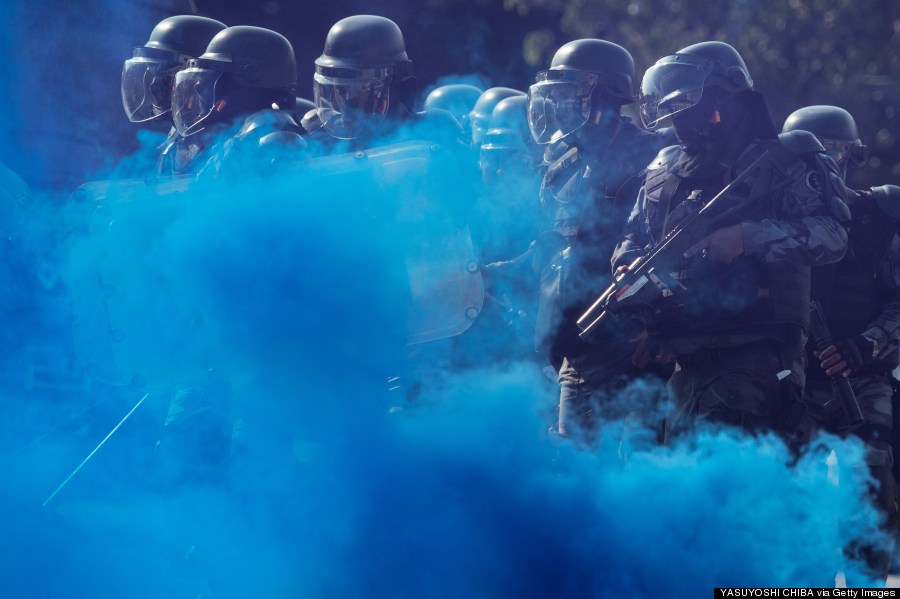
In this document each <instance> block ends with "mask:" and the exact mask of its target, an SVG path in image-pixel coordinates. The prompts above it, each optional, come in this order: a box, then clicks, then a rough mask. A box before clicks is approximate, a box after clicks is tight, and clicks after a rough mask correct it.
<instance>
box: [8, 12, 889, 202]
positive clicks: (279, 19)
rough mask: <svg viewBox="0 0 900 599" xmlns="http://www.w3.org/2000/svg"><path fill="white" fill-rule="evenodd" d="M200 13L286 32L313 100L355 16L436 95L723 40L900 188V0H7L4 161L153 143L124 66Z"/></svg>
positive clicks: (67, 164) (780, 106)
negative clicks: (585, 50) (847, 133)
mask: <svg viewBox="0 0 900 599" xmlns="http://www.w3.org/2000/svg"><path fill="white" fill-rule="evenodd" d="M188 13H195V14H200V15H205V16H210V17H214V18H216V19H219V20H221V21H223V22H225V23H226V24H227V25H257V26H261V27H267V28H270V29H274V30H276V31H278V32H280V33H282V34H284V35H285V36H286V37H287V38H288V39H289V40H290V41H291V42H292V44H293V45H294V48H295V52H296V55H297V61H298V73H299V82H298V86H299V87H298V93H299V95H301V96H304V97H308V98H311V97H312V91H311V80H312V72H313V66H312V63H313V61H314V60H315V58H316V57H317V56H318V55H319V54H320V53H321V49H322V46H323V43H324V39H325V35H326V34H327V32H328V29H329V28H330V27H331V25H332V24H334V23H335V22H336V21H337V20H339V19H341V18H344V17H346V16H349V15H353V14H360V13H373V14H380V15H383V16H386V17H389V18H391V19H393V20H394V21H396V22H397V24H398V25H399V26H400V28H401V29H402V30H403V32H404V35H405V37H406V42H407V49H408V53H409V55H410V58H411V59H412V60H413V61H414V62H415V68H416V71H417V75H418V77H419V82H420V88H421V89H422V90H423V91H424V90H427V89H428V88H429V87H431V86H433V85H434V84H435V82H436V81H438V80H439V79H440V78H443V77H451V78H452V77H472V76H474V77H475V78H476V79H475V80H477V81H480V82H481V84H482V85H483V86H485V87H486V86H491V85H503V86H511V87H515V88H518V89H523V90H524V89H526V88H527V86H528V84H529V83H530V82H531V79H532V78H533V76H534V73H535V72H536V71H538V70H540V69H542V68H546V66H547V64H548V63H549V61H550V58H551V57H552V55H553V52H554V50H555V49H556V48H558V47H559V46H560V45H562V44H563V43H565V42H567V41H569V40H572V39H577V38H581V37H601V38H604V39H608V40H610V41H614V42H616V43H619V44H621V45H623V46H624V47H626V48H627V49H629V50H630V51H631V52H632V54H633V55H634V57H635V62H636V65H637V73H638V74H637V78H638V80H639V78H640V75H641V74H642V73H643V71H644V69H646V68H647V67H648V66H650V65H652V63H653V62H654V61H655V59H656V58H658V57H660V56H662V55H665V54H668V53H671V52H673V51H675V50H677V49H679V48H681V47H684V46H686V45H689V44H691V43H695V42H698V41H703V40H706V39H719V40H722V41H726V42H729V43H731V44H732V45H734V46H735V47H736V48H737V49H738V50H739V51H740V52H741V54H742V55H743V56H744V58H745V60H746V62H747V64H748V67H749V68H750V71H751V74H752V76H753V78H754V80H755V82H756V85H757V87H758V88H759V89H760V90H761V91H762V92H764V93H765V94H766V96H767V98H768V100H769V104H770V108H771V112H772V115H773V118H774V119H775V121H776V125H780V124H781V123H782V122H783V120H784V118H785V117H786V116H787V115H788V114H789V113H790V112H791V111H793V110H795V109H796V108H799V107H801V106H805V105H809V104H836V105H839V106H842V107H844V108H847V109H848V110H850V111H851V112H852V113H853V114H854V116H855V117H856V120H857V123H858V125H859V128H860V136H861V137H862V139H863V142H864V143H867V144H868V145H869V146H870V147H871V148H872V150H873V153H872V158H871V159H870V161H869V164H868V165H867V166H868V167H869V168H867V169H865V170H863V171H860V172H858V173H856V175H855V180H854V181H853V182H854V183H855V184H856V185H857V186H864V185H879V184H884V183H895V184H896V183H898V182H900V144H898V143H897V140H896V137H897V135H898V134H900V131H898V128H897V122H898V121H897V116H896V115H897V112H898V111H900V93H898V92H900V85H898V81H900V78H898V75H900V2H884V1H883V0H853V1H852V2H851V1H849V0H847V1H844V0H831V1H825V0H789V1H784V0H732V1H728V0H631V1H620V0H570V1H563V0H470V1H462V0H418V1H401V0H381V1H379V2H372V1H354V0H343V1H335V2H330V3H319V2H315V3H313V2H306V1H297V0H293V1H291V0H262V1H259V0H231V1H215V0H159V1H139V2H125V1H116V2H114V1H112V0H81V1H79V2H63V1H62V0H33V1H30V2H24V1H22V2H19V3H12V4H9V5H7V6H6V7H0V16H2V17H3V21H2V22H3V23H4V24H5V25H6V27H7V28H8V31H7V32H5V35H3V36H2V38H0V58H3V64H4V65H5V66H4V72H5V73H6V76H5V77H3V78H2V82H0V102H2V107H3V113H4V115H6V116H5V118H4V119H3V120H2V126H3V143H2V146H0V161H2V162H3V163H4V164H6V165H7V166H9V167H10V168H12V169H13V170H14V171H16V172H17V173H19V174H20V175H21V176H22V177H23V178H24V179H26V181H28V182H29V183H30V184H31V185H32V186H34V187H37V188H46V189H53V190H55V191H60V192H65V191H67V190H71V189H72V188H73V187H74V186H76V185H78V184H79V183H81V182H83V181H84V180H89V179H95V178H98V177H102V176H103V173H104V172H108V170H109V169H110V168H112V166H113V165H114V164H115V163H116V161H117V160H118V159H119V158H121V157H122V156H124V155H127V154H129V153H131V152H132V151H134V150H135V149H136V148H137V147H138V142H137V130H138V129H137V127H135V126H134V125H132V124H131V123H129V122H128V121H127V119H126V118H125V115H124V112H123V111H122V108H121V103H120V99H119V75H120V72H121V66H122V62H123V60H125V59H126V58H128V57H130V55H131V51H132V49H133V48H134V47H135V46H137V45H142V44H143V43H144V42H145V41H146V38H147V36H148V35H149V33H150V31H151V29H152V28H153V26H154V25H155V24H156V23H157V22H158V21H159V20H161V19H163V18H165V17H167V16H171V15H174V14H188ZM635 84H636V85H637V84H638V82H637V81H636V82H635Z"/></svg>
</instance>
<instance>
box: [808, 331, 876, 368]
mask: <svg viewBox="0 0 900 599" xmlns="http://www.w3.org/2000/svg"><path fill="white" fill-rule="evenodd" d="M877 348H878V344H877V343H876V342H875V340H874V339H871V338H869V337H866V336H864V335H856V336H855V337H848V338H847V339H841V340H839V341H836V342H835V343H834V344H833V345H829V346H828V347H826V348H825V349H824V350H823V351H821V352H813V355H814V356H815V357H817V358H818V359H819V362H820V366H821V367H822V369H823V370H824V371H825V374H827V375H828V376H834V375H835V374H838V373H840V374H841V376H843V377H845V378H846V377H848V376H850V374H851V373H853V372H854V371H856V370H859V369H860V368H862V367H863V366H864V365H866V364H868V363H869V362H871V361H872V360H873V359H874V358H876V357H877V355H878V354H877V352H876V349H877Z"/></svg>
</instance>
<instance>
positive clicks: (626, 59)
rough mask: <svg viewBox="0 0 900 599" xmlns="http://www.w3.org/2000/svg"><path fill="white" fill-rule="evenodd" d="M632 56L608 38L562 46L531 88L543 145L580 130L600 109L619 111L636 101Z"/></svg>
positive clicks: (535, 129) (535, 130)
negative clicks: (607, 39)
mask: <svg viewBox="0 0 900 599" xmlns="http://www.w3.org/2000/svg"><path fill="white" fill-rule="evenodd" d="M633 80H634V60H633V59H632V58H631V54H629V53H628V50H626V49H625V48H623V47H622V46H619V45H618V44H614V43H612V42H607V41H605V40H598V39H581V40H575V41H573V42H569V43H568V44H565V45H564V46H562V47H561V48H560V49H559V50H557V51H556V54H554V55H553V60H552V61H551V63H550V68H549V69H548V70H546V71H541V72H540V73H538V74H537V77H535V83H534V85H532V86H531V87H530V88H528V96H529V102H528V122H529V125H530V128H531V134H532V136H533V137H534V140H535V141H536V142H537V143H539V144H546V143H550V142H554V141H557V140H559V139H561V138H563V137H565V136H567V135H569V134H570V133H573V132H574V131H576V130H577V129H579V128H581V126H582V125H584V124H585V123H586V122H587V121H588V119H589V118H591V116H592V115H593V114H594V113H596V112H597V111H600V110H610V109H613V110H616V111H618V110H619V109H620V108H621V106H622V105H623V104H629V103H631V102H633V101H634V89H633V87H632V86H633Z"/></svg>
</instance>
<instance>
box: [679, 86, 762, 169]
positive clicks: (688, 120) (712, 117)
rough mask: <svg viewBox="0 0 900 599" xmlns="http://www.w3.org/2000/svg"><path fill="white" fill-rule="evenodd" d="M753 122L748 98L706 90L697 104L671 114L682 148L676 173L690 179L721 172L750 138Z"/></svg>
mask: <svg viewBox="0 0 900 599" xmlns="http://www.w3.org/2000/svg"><path fill="white" fill-rule="evenodd" d="M707 92H709V93H707ZM754 123H755V115H754V113H753V111H752V110H751V107H750V106H748V102H747V97H745V96H744V95H742V94H738V95H734V96H732V95H730V94H727V93H726V92H725V91H724V90H721V89H720V88H717V87H714V88H707V89H705V90H704V94H703V98H701V100H700V102H698V103H697V105H696V106H693V107H692V108H690V109H688V110H685V111H683V112H681V113H679V114H676V115H674V116H673V117H672V124H673V125H674V128H675V135H676V136H677V138H678V141H679V143H680V144H681V146H682V147H683V148H684V154H683V155H682V158H681V160H679V161H678V163H677V164H676V165H675V171H676V174H678V175H679V176H681V177H692V178H713V177H718V176H719V175H721V174H723V173H724V172H725V171H726V170H727V169H728V168H729V167H730V166H731V164H732V162H733V161H734V159H735V158H737V156H738V154H740V152H741V151H743V149H744V148H746V147H747V144H749V143H750V142H751V141H752V139H753V137H754V131H755V128H756V127H755V124H754Z"/></svg>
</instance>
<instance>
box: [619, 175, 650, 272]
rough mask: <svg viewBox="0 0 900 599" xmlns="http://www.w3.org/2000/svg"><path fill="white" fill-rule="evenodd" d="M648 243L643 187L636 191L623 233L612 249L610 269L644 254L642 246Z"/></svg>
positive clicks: (628, 262)
mask: <svg viewBox="0 0 900 599" xmlns="http://www.w3.org/2000/svg"><path fill="white" fill-rule="evenodd" d="M649 243H650V237H649V235H648V234H647V224H646V196H645V194H644V188H643V187H641V190H640V191H639V192H638V196H637V199H636V200H635V202H634V207H633V208H632V209H631V213H630V214H629V215H628V220H627V221H626V223H625V235H624V237H623V238H622V240H621V241H619V243H618V244H617V245H616V249H615V250H613V254H612V258H611V260H610V262H611V264H612V271H613V272H614V273H615V271H616V269H617V268H619V266H621V265H623V264H631V262H633V261H634V260H635V259H636V258H638V257H640V256H642V255H643V254H644V248H645V247H647V245H648V244H649Z"/></svg>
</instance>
